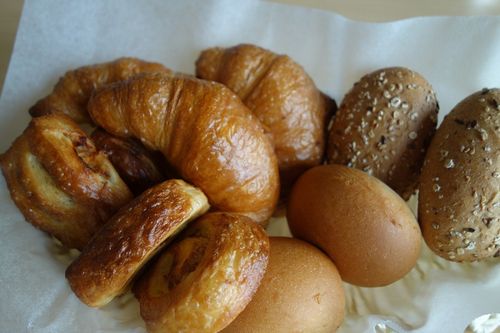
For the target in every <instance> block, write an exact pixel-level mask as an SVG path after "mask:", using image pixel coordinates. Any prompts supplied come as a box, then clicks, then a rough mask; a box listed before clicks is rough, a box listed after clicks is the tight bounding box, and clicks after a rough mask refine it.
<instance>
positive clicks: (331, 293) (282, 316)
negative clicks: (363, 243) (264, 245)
mask: <svg viewBox="0 0 500 333" xmlns="http://www.w3.org/2000/svg"><path fill="white" fill-rule="evenodd" d="M269 245H270V247H271V253H270V255H269V263H268V265H267V270H266V273H265V274H264V278H263V279H262V282H261V284H260V286H259V289H257V292H256V293H255V295H254V297H253V298H252V300H251V301H250V303H249V304H248V305H247V306H246V308H245V310H243V312H241V313H240V314H239V316H238V317H236V319H235V320H234V321H232V322H231V324H229V326H227V327H226V328H225V329H224V330H223V331H222V332H223V333H269V332H272V333H290V332H301V333H333V332H335V330H336V329H337V328H338V327H339V326H340V324H341V323H342V321H343V319H344V306H345V299H344V290H343V288H342V280H341V279H340V275H339V272H338V271H337V268H335V265H334V264H333V262H332V261H331V260H330V258H328V257H327V256H326V255H325V254H324V253H323V252H321V251H320V250H319V249H317V248H316V247H314V246H312V245H310V244H308V243H306V242H303V241H301V240H298V239H296V238H286V237H270V238H269Z"/></svg>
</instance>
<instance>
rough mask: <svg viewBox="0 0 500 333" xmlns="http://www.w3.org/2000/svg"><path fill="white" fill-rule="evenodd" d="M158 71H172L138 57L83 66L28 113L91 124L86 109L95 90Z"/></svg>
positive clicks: (66, 76)
mask: <svg viewBox="0 0 500 333" xmlns="http://www.w3.org/2000/svg"><path fill="white" fill-rule="evenodd" d="M156 72H162V73H166V74H170V73H171V71H170V70H169V69H168V68H165V67H164V66H163V65H161V64H158V63H154V62H146V61H143V60H140V59H136V58H119V59H117V60H115V61H111V62H106V63H102V64H97V65H91V66H84V67H80V68H77V69H75V70H72V71H69V72H67V73H66V74H64V76H63V77H61V78H60V79H59V81H58V82H57V84H56V85H55V87H54V90H53V91H52V92H51V93H50V94H49V95H48V96H47V97H45V98H42V99H41V100H39V101H38V102H37V103H36V104H35V105H34V106H32V107H31V108H30V110H29V113H30V114H31V115H32V116H33V117H38V116H41V115H46V114H52V113H59V114H66V115H67V116H69V117H70V118H72V119H73V120H74V121H76V122H78V123H89V122H90V118H89V116H88V114H87V111H86V108H87V102H88V100H89V98H90V95H91V93H92V92H93V91H94V89H97V88H99V87H102V86H103V85H105V84H108V83H112V82H116V81H121V80H125V79H128V78H129V77H131V76H134V75H136V74H139V73H156Z"/></svg>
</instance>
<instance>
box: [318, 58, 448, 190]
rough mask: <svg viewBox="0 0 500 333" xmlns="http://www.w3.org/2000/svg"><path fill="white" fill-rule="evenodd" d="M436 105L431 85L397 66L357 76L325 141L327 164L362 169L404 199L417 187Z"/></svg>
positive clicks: (431, 132) (436, 109) (434, 127)
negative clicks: (326, 141) (326, 144)
mask: <svg viewBox="0 0 500 333" xmlns="http://www.w3.org/2000/svg"><path fill="white" fill-rule="evenodd" d="M438 109H439V105H438V103H437V101H436V96H435V94H434V91H433V89H432V87H431V85H430V84H429V83H428V82H427V81H426V80H425V79H424V78H423V77H422V76H421V75H419V74H418V73H416V72H414V71H412V70H410V69H407V68H402V67H392V68H384V69H380V70H378V71H375V72H373V73H370V74H367V75H365V76H363V77H362V78H361V79H360V80H359V81H358V82H356V83H355V84H354V87H353V88H352V89H351V90H350V91H349V92H348V93H347V94H346V95H345V97H344V99H343V100H342V103H341V105H340V107H339V110H338V112H337V113H336V115H335V118H334V120H333V124H332V127H331V129H330V133H329V138H328V148H327V158H328V163H330V164H333V163H336V164H343V165H347V166H349V167H353V168H356V169H360V170H363V171H365V172H367V173H368V174H369V175H372V176H375V177H377V178H378V179H380V180H382V181H383V182H385V183H386V184H387V185H389V187H391V188H392V189H393V190H394V191H396V192H397V193H398V194H399V195H400V196H402V197H403V199H405V200H407V199H409V197H410V196H411V195H412V194H413V193H414V192H415V190H416V188H417V186H418V177H419V175H420V169H421V167H422V163H423V161H424V157H425V150H426V149H427V146H428V145H429V143H430V141H431V139H432V136H433V135H434V132H435V130H436V124H437V113H438Z"/></svg>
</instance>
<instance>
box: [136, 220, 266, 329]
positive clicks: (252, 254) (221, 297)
mask: <svg viewBox="0 0 500 333" xmlns="http://www.w3.org/2000/svg"><path fill="white" fill-rule="evenodd" d="M268 258H269V238H268V237H267V235H266V233H265V231H264V230H263V229H262V228H261V227H260V226H259V225H257V224H255V223H252V221H251V220H250V219H249V218H247V217H245V216H242V215H237V214H228V213H209V214H206V215H204V216H202V217H201V218H199V219H198V220H197V221H195V222H194V223H193V224H192V225H190V226H189V227H188V228H187V229H186V230H185V231H184V232H183V233H182V234H181V235H180V236H179V237H178V238H177V239H176V240H175V242H174V243H172V244H171V245H170V246H169V247H168V248H167V249H166V250H165V251H164V252H163V253H162V254H161V255H160V257H159V258H158V260H157V261H156V262H155V263H154V264H152V265H151V266H150V268H149V269H148V270H147V271H146V273H145V275H144V276H143V277H141V278H140V279H139V280H138V281H137V283H136V284H135V286H134V293H135V295H136V297H137V299H138V300H139V303H140V308H141V316H142V318H143V319H144V320H145V322H146V327H147V329H148V332H150V333H155V332H193V333H195V332H204V333H210V332H218V331H220V330H221V329H223V328H224V327H226V326H227V325H228V324H229V323H230V322H231V321H232V320H233V319H234V318H236V316H237V315H238V314H239V313H240V312H241V311H242V310H243V309H244V308H245V306H246V305H247V304H248V303H249V302H250V300H251V298H252V296H253V295H254V293H255V292H256V290H257V287H258V286H259V284H260V281H261V279H262V277H263V275H264V272H265V269H266V266H267V262H268Z"/></svg>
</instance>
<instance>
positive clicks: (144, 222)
mask: <svg viewBox="0 0 500 333" xmlns="http://www.w3.org/2000/svg"><path fill="white" fill-rule="evenodd" d="M207 210H208V202H207V199H206V197H205V195H204V194H203V193H202V192H201V191H200V190H198V189H197V188H195V187H193V186H191V185H189V184H187V183H185V182H184V181H182V180H175V179H172V180H167V181H165V182H163V183H161V184H159V185H156V186H155V187H152V188H150V189H149V190H147V191H145V192H144V193H143V194H141V195H140V196H139V197H137V198H135V199H134V200H133V201H131V202H130V203H129V204H128V205H126V206H124V207H123V208H122V209H120V211H118V213H116V214H115V215H114V216H113V217H112V218H111V220H109V222H108V223H106V225H105V226H104V227H103V228H102V229H101V230H100V231H99V233H97V234H96V236H95V237H94V238H92V240H91V241H90V242H89V243H88V245H87V246H86V247H85V248H84V249H83V251H82V253H81V254H80V256H79V257H78V258H77V259H76V260H75V261H74V262H73V263H72V264H71V265H70V266H69V267H68V269H67V270H66V278H67V279H68V281H69V284H70V286H71V289H73V291H74V292H75V294H76V295H77V296H78V297H79V298H80V300H81V301H82V302H84V303H85V304H87V305H89V306H94V307H99V306H103V305H106V304H107V303H108V302H110V301H111V300H112V299H113V298H114V297H115V296H117V295H120V294H122V293H123V292H124V291H125V290H126V289H127V286H128V285H129V283H130V282H131V281H132V279H133V277H134V276H135V274H136V273H137V272H138V271H139V270H140V269H141V267H142V266H143V265H144V264H145V263H146V262H147V261H148V260H149V259H150V258H151V257H152V256H153V255H154V254H155V253H156V252H157V251H159V250H160V249H161V248H162V246H164V245H165V244H166V243H167V242H168V241H169V240H170V238H171V237H172V236H173V235H175V234H176V233H177V232H179V231H180V230H181V229H182V228H183V227H184V226H185V225H186V224H187V223H188V222H189V221H191V220H193V219H194V218H196V217H198V216H199V215H201V214H203V213H205V212H206V211H207Z"/></svg>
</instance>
